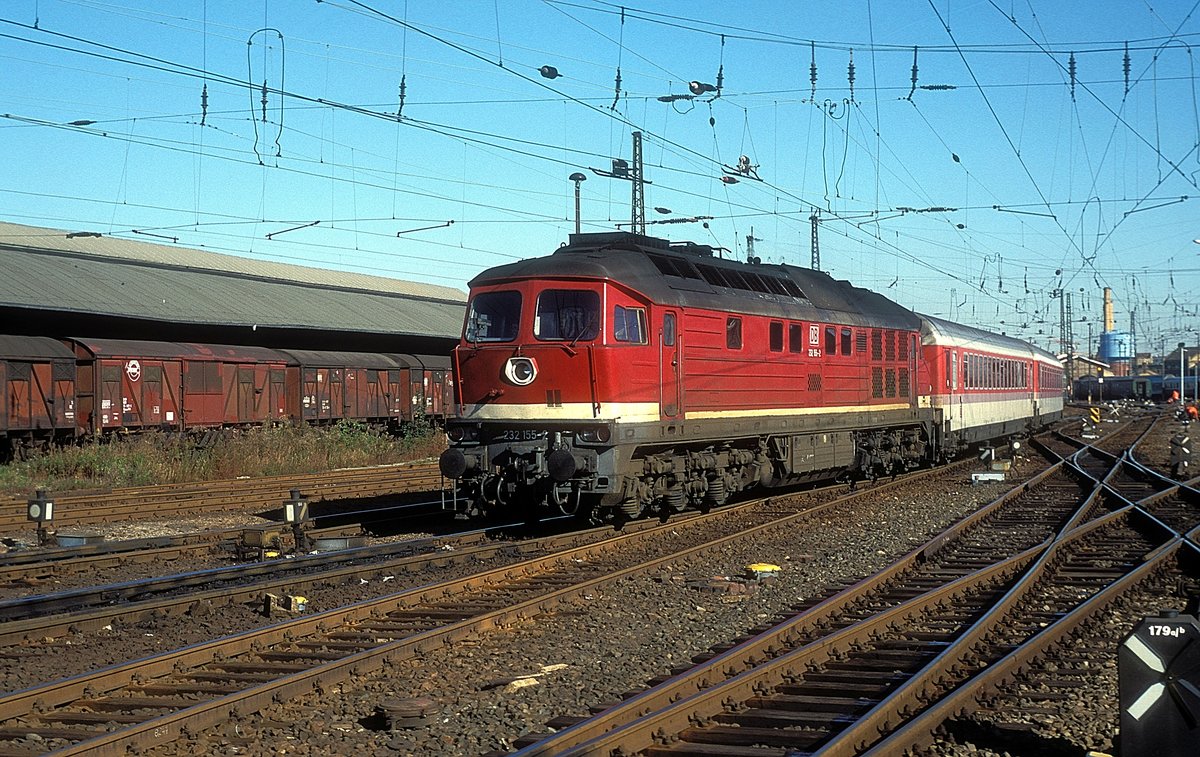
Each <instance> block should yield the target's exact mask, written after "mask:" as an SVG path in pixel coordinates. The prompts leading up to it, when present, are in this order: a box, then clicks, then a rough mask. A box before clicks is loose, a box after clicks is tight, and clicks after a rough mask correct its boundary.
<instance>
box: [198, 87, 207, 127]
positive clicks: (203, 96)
mask: <svg viewBox="0 0 1200 757" xmlns="http://www.w3.org/2000/svg"><path fill="white" fill-rule="evenodd" d="M207 120H208V82H205V83H204V87H203V89H201V90H200V125H201V126H203V125H204V122H205V121H207Z"/></svg>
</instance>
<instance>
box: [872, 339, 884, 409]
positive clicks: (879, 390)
mask: <svg viewBox="0 0 1200 757" xmlns="http://www.w3.org/2000/svg"><path fill="white" fill-rule="evenodd" d="M876 333H878V332H876ZM871 396H872V397H882V396H883V369H882V368H872V369H871Z"/></svg>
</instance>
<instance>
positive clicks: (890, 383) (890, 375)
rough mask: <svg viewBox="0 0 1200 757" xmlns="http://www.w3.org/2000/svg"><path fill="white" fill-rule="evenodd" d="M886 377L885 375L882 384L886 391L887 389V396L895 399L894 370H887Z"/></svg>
mask: <svg viewBox="0 0 1200 757" xmlns="http://www.w3.org/2000/svg"><path fill="white" fill-rule="evenodd" d="M886 375H887V380H886V381H885V382H884V383H885V385H886V389H887V396H889V397H895V396H896V369H895V368H888V369H887V374H886Z"/></svg>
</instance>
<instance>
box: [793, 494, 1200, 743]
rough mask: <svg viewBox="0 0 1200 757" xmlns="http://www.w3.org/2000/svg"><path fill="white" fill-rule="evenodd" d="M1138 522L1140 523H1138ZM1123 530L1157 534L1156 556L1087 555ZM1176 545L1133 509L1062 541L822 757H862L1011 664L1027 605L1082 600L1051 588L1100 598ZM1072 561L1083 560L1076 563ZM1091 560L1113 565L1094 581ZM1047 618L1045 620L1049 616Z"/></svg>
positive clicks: (1138, 552) (1111, 550) (1113, 550)
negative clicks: (1009, 641)
mask: <svg viewBox="0 0 1200 757" xmlns="http://www.w3.org/2000/svg"><path fill="white" fill-rule="evenodd" d="M1135 519H1136V520H1139V521H1140V522H1139V523H1132V522H1130V521H1131V520H1135ZM1122 524H1123V525H1125V526H1128V527H1130V528H1134V529H1139V528H1142V527H1146V528H1147V530H1149V531H1152V532H1157V533H1156V534H1146V537H1147V541H1149V542H1151V543H1153V542H1154V538H1155V537H1156V536H1157V538H1159V539H1161V541H1159V542H1158V545H1157V546H1155V547H1152V548H1151V549H1150V550H1148V551H1147V550H1145V549H1138V546H1139V545H1136V544H1129V545H1121V546H1120V547H1117V546H1116V545H1112V544H1108V543H1106V544H1104V546H1101V548H1100V549H1097V550H1096V552H1097V554H1095V555H1088V554H1087V552H1086V548H1087V545H1088V542H1086V541H1085V540H1086V539H1088V538H1089V537H1091V538H1093V539H1103V538H1104V537H1105V532H1106V531H1112V530H1113V527H1114V526H1118V525H1122ZM1176 542H1177V537H1176V536H1175V535H1174V533H1173V532H1171V531H1170V529H1166V528H1163V527H1162V526H1161V524H1159V523H1157V522H1156V521H1152V520H1150V519H1148V518H1144V515H1143V514H1142V513H1141V512H1140V511H1138V510H1136V509H1134V508H1127V509H1125V510H1123V511H1121V512H1117V513H1112V514H1111V515H1108V516H1105V517H1103V518H1100V519H1097V520H1094V521H1092V522H1090V523H1088V524H1086V525H1084V526H1081V527H1080V528H1078V529H1075V530H1074V531H1072V532H1070V533H1069V534H1067V535H1065V536H1063V537H1061V538H1060V539H1058V540H1057V541H1055V542H1054V544H1052V545H1051V546H1050V548H1049V549H1047V550H1046V551H1045V552H1044V553H1043V554H1042V555H1041V556H1040V557H1039V559H1038V560H1037V561H1036V562H1035V564H1034V565H1033V566H1031V568H1030V569H1029V571H1028V572H1027V573H1026V574H1025V575H1024V576H1023V577H1022V578H1021V579H1020V581H1018V582H1017V584H1016V585H1015V586H1014V587H1013V588H1012V589H1011V590H1010V591H1009V592H1008V593H1007V594H1006V595H1005V596H1004V597H1003V598H1002V599H1001V600H1000V601H999V602H998V603H997V604H996V605H995V606H994V607H993V608H992V609H991V610H989V611H988V613H987V614H985V615H984V616H983V617H982V618H980V619H979V620H978V621H977V622H976V623H975V624H974V625H973V626H972V627H971V628H970V629H968V630H967V631H966V632H965V633H964V634H963V635H962V636H960V637H959V638H958V639H957V640H956V641H955V642H954V643H953V644H951V645H950V646H949V647H948V648H947V649H946V650H945V652H944V653H943V654H942V655H941V656H940V657H939V662H938V664H931V665H929V666H927V667H926V668H925V669H924V670H923V671H922V672H921V673H920V674H919V675H917V676H914V677H913V678H911V679H909V680H908V681H906V682H905V683H904V684H903V685H902V686H901V687H899V688H898V689H897V690H896V691H895V692H893V693H892V695H891V696H889V697H888V698H887V699H885V700H884V701H882V702H880V703H879V705H877V706H876V707H875V708H874V709H873V710H872V711H871V712H870V713H868V714H867V715H865V716H864V717H862V718H859V719H858V721H857V722H855V723H854V725H852V726H850V727H849V728H847V729H846V730H844V731H842V732H841V733H840V734H838V735H837V736H835V737H834V738H833V739H831V740H830V741H829V743H827V744H825V745H824V746H823V747H822V748H821V749H820V750H819V751H818V752H817V753H816V754H819V755H821V757H846V756H847V755H857V754H860V753H861V752H862V751H864V749H866V748H867V747H870V746H871V745H872V744H873V743H874V742H875V741H877V740H878V739H879V738H880V736H881V735H883V734H886V733H888V732H890V731H892V730H895V729H896V727H897V725H898V724H900V723H904V722H906V721H907V720H909V719H912V718H913V717H914V715H915V714H916V713H919V712H921V711H923V710H924V709H925V706H926V705H925V704H924V703H928V702H936V701H939V700H940V699H941V698H942V697H943V696H946V692H948V691H953V690H954V689H955V688H957V687H958V686H960V685H961V684H962V683H963V682H964V681H965V680H966V679H967V678H969V677H971V676H973V675H974V674H975V673H977V672H978V671H979V670H981V669H984V668H991V667H992V666H994V665H995V664H997V663H998V662H1000V661H1001V660H1003V659H1005V658H1006V657H1008V656H1009V655H1010V654H1011V652H1010V651H1009V650H1006V649H1003V646H1004V644H1003V642H1001V641H1000V640H1001V639H1003V638H1005V635H1006V633H1012V632H1013V629H1014V628H1015V627H1016V623H1015V622H1014V620H1015V619H1022V620H1024V621H1025V622H1026V623H1028V622H1029V621H1028V618H1029V615H1030V613H1028V611H1027V610H1026V609H1024V608H1025V606H1027V605H1030V604H1036V605H1037V606H1038V607H1039V608H1046V607H1050V606H1052V603H1053V602H1054V601H1058V602H1059V603H1062V602H1066V601H1080V600H1067V599H1066V597H1061V598H1060V597H1055V598H1054V599H1053V600H1050V599H1047V596H1049V595H1052V594H1054V593H1055V592H1053V591H1046V590H1044V589H1043V587H1045V586H1046V585H1047V584H1055V586H1054V587H1052V588H1054V589H1057V588H1059V585H1066V586H1070V587H1072V588H1073V590H1074V591H1075V592H1076V593H1082V592H1084V591H1086V590H1088V589H1092V591H1091V593H1090V595H1089V597H1088V599H1094V598H1095V597H1096V596H1098V595H1100V594H1102V593H1103V591H1104V590H1105V589H1106V588H1108V587H1110V586H1111V585H1112V584H1113V583H1114V582H1116V581H1118V580H1120V579H1121V578H1128V577H1129V576H1130V575H1135V574H1137V573H1138V571H1139V570H1144V569H1145V566H1146V563H1147V561H1148V560H1149V559H1151V558H1152V556H1153V555H1155V554H1163V553H1165V552H1166V551H1167V550H1168V549H1169V548H1170V547H1171V545H1173V544H1175V543H1176ZM1121 548H1125V549H1127V550H1128V551H1127V552H1126V556H1125V562H1126V563H1127V564H1128V567H1127V568H1125V569H1122V568H1121V566H1120V561H1121V559H1122V556H1121V553H1120V551H1119V549H1121ZM1072 550H1074V551H1072ZM1101 553H1103V554H1101ZM1072 558H1075V560H1074V562H1073V561H1072ZM1089 560H1090V561H1092V562H1103V563H1105V566H1104V567H1103V568H1094V569H1091V570H1094V572H1093V573H1091V574H1089V573H1088V570H1089V568H1088V567H1085V566H1084V565H1081V564H1080V562H1081V561H1089ZM1117 572H1120V573H1121V575H1120V576H1117V577H1113V578H1109V576H1110V575H1111V574H1112V573H1117ZM1083 601H1086V600H1083ZM1081 604H1082V602H1081ZM1077 608H1078V605H1075V606H1072V607H1071V608H1070V609H1068V610H1067V611H1065V612H1063V613H1062V615H1061V616H1060V617H1059V618H1055V619H1054V620H1053V621H1052V622H1050V623H1047V624H1046V625H1047V628H1049V627H1053V626H1056V625H1058V623H1060V622H1061V618H1062V617H1068V616H1069V615H1070V614H1071V613H1072V612H1074V611H1075V610H1076V609H1077ZM1039 611H1040V612H1042V613H1045V610H1044V609H1040V610H1039ZM1052 614H1053V611H1052ZM1043 633H1044V631H1042V632H1039V633H1037V634H1036V635H1034V636H1031V637H1028V638H1026V639H1025V640H1024V641H1022V642H1021V643H1020V645H1019V646H1017V647H1016V648H1017V649H1020V648H1021V647H1022V646H1025V645H1028V644H1030V643H1034V640H1035V639H1038V638H1039V637H1041V636H1042V634H1043ZM998 649H999V650H1002V651H1003V653H1002V654H1000V655H999V656H997V655H996V654H995V652H996V651H997V650H998Z"/></svg>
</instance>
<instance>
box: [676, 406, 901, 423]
mask: <svg viewBox="0 0 1200 757" xmlns="http://www.w3.org/2000/svg"><path fill="white" fill-rule="evenodd" d="M911 409H912V405H910V404H908V403H907V402H899V403H895V404H891V405H844V406H841V407H774V408H761V409H757V410H752V409H745V410H698V411H696V412H693V413H687V415H686V416H685V417H686V419H687V420H689V421H695V420H702V419H708V418H762V417H764V416H780V415H824V414H826V413H872V412H876V411H879V410H911Z"/></svg>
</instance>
